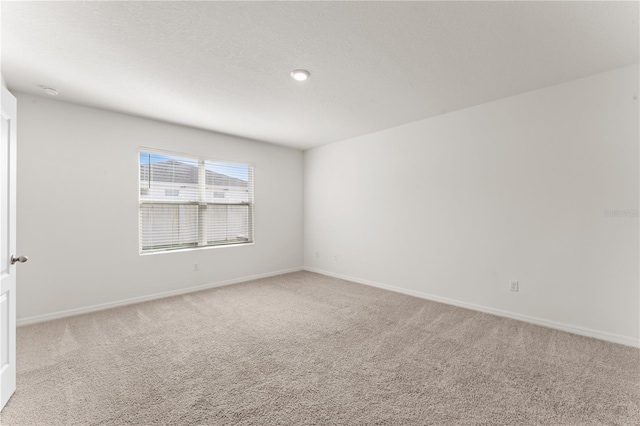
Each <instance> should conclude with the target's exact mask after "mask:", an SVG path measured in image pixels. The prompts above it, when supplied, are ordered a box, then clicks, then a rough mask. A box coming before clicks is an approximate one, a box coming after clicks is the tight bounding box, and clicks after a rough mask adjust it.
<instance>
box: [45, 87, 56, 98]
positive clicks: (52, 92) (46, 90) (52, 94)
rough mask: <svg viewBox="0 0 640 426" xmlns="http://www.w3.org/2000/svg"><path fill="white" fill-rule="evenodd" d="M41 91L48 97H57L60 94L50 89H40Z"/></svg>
mask: <svg viewBox="0 0 640 426" xmlns="http://www.w3.org/2000/svg"><path fill="white" fill-rule="evenodd" d="M42 90H44V93H46V94H47V95H49V96H58V95H59V94H60V92H58V91H57V90H56V89H54V88H52V87H42Z"/></svg>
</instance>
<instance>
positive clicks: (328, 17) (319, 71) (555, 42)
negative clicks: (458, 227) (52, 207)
mask: <svg viewBox="0 0 640 426" xmlns="http://www.w3.org/2000/svg"><path fill="white" fill-rule="evenodd" d="M1 13H2V22H1V24H2V74H3V76H4V78H5V80H6V82H7V84H8V86H9V87H10V88H12V89H17V90H20V91H23V92H27V93H33V94H38V95H44V94H43V91H42V89H40V88H39V86H41V85H43V86H51V87H54V88H56V89H58V90H59V91H60V95H59V96H58V98H57V99H59V100H61V101H67V102H74V103H80V104H85V105H90V106H95V107H100V108H105V109H109V110H115V111H121V112H125V113H129V114H134V115H139V116H144V117H150V118H154V119H158V120H163V121H169V122H174V123H179V124H183V125H188V126H193V127H198V128H203V129H209V130H214V131H219V132H224V133H231V134H236V135H240V136H245V137H249V138H254V139H259V140H263V141H269V142H273V143H277V144H282V145H286V146H291V147H296V148H301V149H307V148H311V147H315V146H319V145H322V144H326V143H330V142H335V141H339V140H343V139H347V138H350V137H354V136H358V135H361V134H366V133H371V132H375V131H378V130H382V129H385V128H388V127H393V126H397V125H400V124H403V123H408V122H411V121H415V120H419V119H423V118H427V117H432V116H435V115H438V114H442V113H444V112H448V111H452V110H456V109H461V108H465V107H469V106H472V105H477V104H480V103H484V102H489V101H492V100H495V99H499V98H503V97H507V96H511V95H515V94H518V93H522V92H526V91H530V90H534V89H538V88H542V87H546V86H550V85H553V84H557V83H560V82H564V81H568V80H571V79H575V78H579V77H584V76H588V75H592V74H596V73H599V72H602V71H606V70H610V69H614V68H618V67H622V66H626V65H630V64H634V63H637V62H638V61H639V58H638V49H639V47H638V45H639V43H638V30H639V24H638V15H639V10H638V2H375V3H369V2H294V3H291V2H256V3H254V2H224V3H219V2H175V1H174V2H80V1H78V2H15V3H14V2H6V1H3V2H2V4H1ZM295 68H305V69H308V70H309V71H311V78H310V79H309V80H308V81H306V82H304V83H299V82H296V81H294V80H293V79H291V77H290V76H289V72H290V71H291V70H293V69H295Z"/></svg>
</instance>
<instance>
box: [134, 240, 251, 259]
mask: <svg viewBox="0 0 640 426" xmlns="http://www.w3.org/2000/svg"><path fill="white" fill-rule="evenodd" d="M254 244H255V241H253V242H250V243H239V244H219V245H212V246H205V247H187V248H183V249H176V250H158V251H149V252H138V254H139V255H140V256H153V255H155V254H168V253H182V252H185V251H199V250H211V249H221V248H231V247H244V246H252V245H254Z"/></svg>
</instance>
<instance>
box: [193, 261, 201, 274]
mask: <svg viewBox="0 0 640 426" xmlns="http://www.w3.org/2000/svg"><path fill="white" fill-rule="evenodd" d="M199 270H200V266H199V265H198V264H197V263H194V264H193V272H198V271H199Z"/></svg>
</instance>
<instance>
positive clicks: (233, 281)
mask: <svg viewBox="0 0 640 426" xmlns="http://www.w3.org/2000/svg"><path fill="white" fill-rule="evenodd" d="M302 269H303V268H302V267H297V268H290V269H284V270H281V271H274V272H267V273H264V274H258V275H251V276H248V277H241V278H234V279H231V280H226V281H219V282H216V283H210V284H204V285H199V286H195V287H189V288H181V289H179V290H171V291H165V292H163V293H155V294H150V295H147V296H140V297H133V298H131V299H125V300H118V301H115V302H108V303H100V304H98V305H91V306H85V307H82V308H75V309H69V310H66V311H59V312H52V313H50V314H44V315H35V316H31V317H26V318H19V319H18V320H17V325H18V326H22V325H28V324H35V323H38V322H44V321H50V320H53V319H58V318H65V317H70V316H74V315H80V314H86V313H89V312H96V311H102V310H105V309H111V308H117V307H120V306H126V305H133V304H135V303H142V302H148V301H150V300H156V299H163V298H165V297H171V296H178V295H180V294H186V293H193V292H194V291H200V290H206V289H208V288H215V287H223V286H226V285H231V284H237V283H241V282H245V281H252V280H257V279H260V278H267V277H273V276H276V275H282V274H288V273H290V272H297V271H301V270H302Z"/></svg>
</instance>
